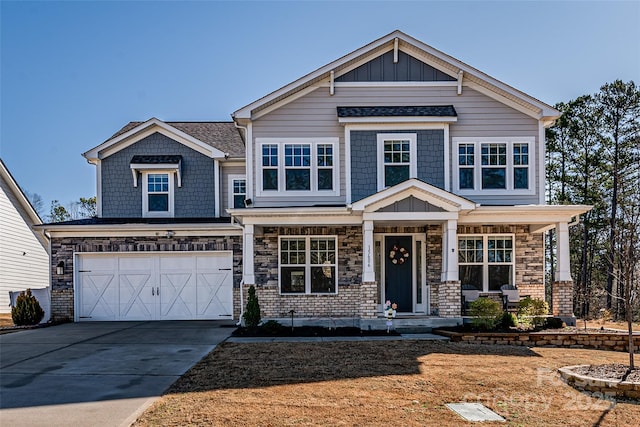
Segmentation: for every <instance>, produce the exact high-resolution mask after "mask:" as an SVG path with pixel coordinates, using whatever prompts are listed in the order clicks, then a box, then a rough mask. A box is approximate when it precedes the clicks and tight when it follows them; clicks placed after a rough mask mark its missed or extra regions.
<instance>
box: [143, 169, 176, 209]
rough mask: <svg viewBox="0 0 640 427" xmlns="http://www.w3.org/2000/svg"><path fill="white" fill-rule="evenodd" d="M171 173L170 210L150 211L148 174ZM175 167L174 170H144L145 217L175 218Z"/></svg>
mask: <svg viewBox="0 0 640 427" xmlns="http://www.w3.org/2000/svg"><path fill="white" fill-rule="evenodd" d="M165 173H166V174H168V175H169V201H168V203H169V206H168V207H169V210H168V211H167V212H155V211H154V212H150V211H149V186H148V181H147V179H148V176H149V175H150V174H151V175H155V174H165ZM175 173H176V172H175V169H173V170H148V171H143V172H142V216H143V217H144V218H173V216H174V199H175V197H174V184H173V182H174V180H175Z"/></svg>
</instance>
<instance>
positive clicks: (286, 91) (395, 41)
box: [232, 30, 560, 124]
mask: <svg viewBox="0 0 640 427" xmlns="http://www.w3.org/2000/svg"><path fill="white" fill-rule="evenodd" d="M395 46H397V48H398V49H399V50H402V51H404V52H406V53H408V54H410V55H411V56H414V57H415V58H417V59H419V60H421V61H422V62H424V63H426V64H428V65H431V66H432V67H434V68H436V69H437V70H440V71H442V72H444V73H445V74H447V75H449V76H452V77H455V78H456V79H462V82H463V85H464V86H470V87H472V88H473V89H474V90H478V91H479V92H481V93H483V94H485V95H487V96H489V97H492V98H494V99H496V100H498V101H501V102H503V103H507V104H509V105H512V106H516V107H517V108H519V109H521V110H522V111H523V112H524V113H525V114H528V115H529V116H531V117H534V118H536V119H539V120H543V121H545V122H547V123H549V124H550V123H552V122H553V120H555V119H556V118H557V117H559V116H560V112H559V111H558V110H556V109H555V108H553V107H551V106H550V105H547V104H545V103H544V102H542V101H539V100H537V99H535V98H533V97H531V96H529V95H527V94H525V93H524V92H521V91H519V90H517V89H515V88H513V87H511V86H509V85H507V84H505V83H502V82H500V81H499V80H497V79H495V78H493V77H491V76H489V75H487V74H485V73H483V72H481V71H479V70H477V69H475V68H473V67H471V66H469V65H467V64H465V63H464V62H462V61H459V60H457V59H455V58H453V57H451V56H449V55H447V54H445V53H443V52H441V51H439V50H437V49H435V48H433V47H431V46H429V45H427V44H425V43H423V42H421V41H419V40H417V39H414V38H413V37H411V36H408V35H407V34H404V33H403V32H401V31H398V30H396V31H393V32H392V33H389V34H387V35H386V36H384V37H381V38H379V39H378V40H375V41H373V42H371V43H369V44H367V45H365V46H363V47H361V48H360V49H357V50H355V51H353V52H351V53H349V54H347V55H345V56H343V57H342V58H339V59H337V60H335V61H333V62H331V63H329V64H327V65H325V66H323V67H320V68H318V69H317V70H315V71H313V72H311V73H309V74H307V75H306V76H304V77H301V78H299V79H298V80H296V81H294V82H292V83H289V84H288V85H286V86H284V87H282V88H280V89H278V90H276V91H274V92H272V93H270V94H268V95H266V96H264V97H262V98H260V99H258V100H257V101H254V102H252V103H251V104H248V105H246V106H244V107H242V108H240V109H239V110H237V111H236V112H234V113H233V114H232V116H233V118H234V120H235V121H238V120H242V119H244V120H251V119H252V117H253V115H254V114H255V113H257V112H259V111H261V110H263V109H265V108H267V107H269V106H271V105H273V104H276V103H278V102H281V101H284V100H285V99H286V98H288V97H291V96H293V95H295V94H297V93H299V92H302V91H304V90H305V89H308V88H311V87H313V86H314V85H316V84H319V83H321V82H327V81H329V79H330V78H331V76H332V73H333V76H334V78H337V77H339V76H341V75H344V74H346V73H348V72H349V71H351V70H353V69H355V68H357V67H358V66H360V65H362V64H363V63H366V62H367V61H370V60H372V59H374V58H376V57H378V56H380V55H382V54H384V53H386V52H388V51H390V50H393V49H395Z"/></svg>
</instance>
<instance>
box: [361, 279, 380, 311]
mask: <svg viewBox="0 0 640 427" xmlns="http://www.w3.org/2000/svg"><path fill="white" fill-rule="evenodd" d="M377 292H378V283H377V282H362V285H360V318H361V319H375V318H376V316H377V310H378V309H377V304H376V293H377Z"/></svg>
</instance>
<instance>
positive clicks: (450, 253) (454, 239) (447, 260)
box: [442, 219, 459, 282]
mask: <svg viewBox="0 0 640 427" xmlns="http://www.w3.org/2000/svg"><path fill="white" fill-rule="evenodd" d="M442 228H443V236H442V252H443V254H442V281H443V282H450V281H457V280H459V279H458V220H456V219H449V220H447V222H446V223H445V224H443V225H442Z"/></svg>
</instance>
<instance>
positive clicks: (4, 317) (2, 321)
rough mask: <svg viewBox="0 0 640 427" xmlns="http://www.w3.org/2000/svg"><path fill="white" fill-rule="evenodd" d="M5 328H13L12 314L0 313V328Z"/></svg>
mask: <svg viewBox="0 0 640 427" xmlns="http://www.w3.org/2000/svg"><path fill="white" fill-rule="evenodd" d="M5 326H13V319H12V318H11V313H0V328H4V327H5Z"/></svg>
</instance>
